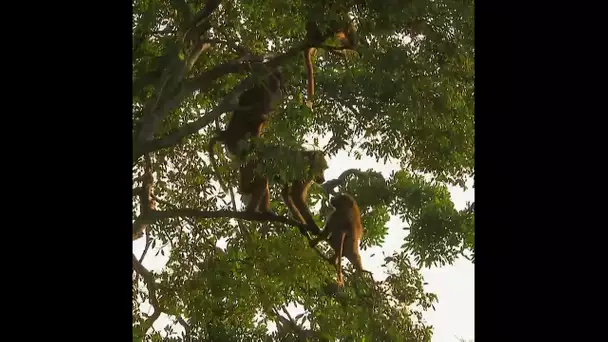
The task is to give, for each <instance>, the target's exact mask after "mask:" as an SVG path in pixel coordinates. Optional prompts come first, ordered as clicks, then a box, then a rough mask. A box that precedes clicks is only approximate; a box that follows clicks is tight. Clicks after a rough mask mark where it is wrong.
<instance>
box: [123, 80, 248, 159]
mask: <svg viewBox="0 0 608 342" xmlns="http://www.w3.org/2000/svg"><path fill="white" fill-rule="evenodd" d="M212 71H213V70H212ZM210 72H211V71H210ZM254 83H255V77H253V76H250V77H248V78H246V79H245V80H243V81H242V82H241V83H240V84H239V85H238V86H236V87H234V88H233V89H232V91H230V93H228V95H226V96H225V97H224V99H223V100H222V102H221V103H220V104H219V105H218V106H217V107H215V108H214V109H213V110H212V111H211V112H209V113H207V114H205V115H203V116H202V117H201V118H200V119H198V120H196V121H194V122H191V123H189V124H186V125H184V126H182V127H180V128H178V129H176V130H174V131H173V132H172V133H169V134H168V135H166V136H165V137H163V138H160V139H155V140H152V141H149V142H144V143H142V144H140V146H139V148H135V151H134V153H133V161H136V160H137V159H138V158H139V157H140V156H141V155H142V154H145V153H149V152H151V151H156V150H160V149H162V148H166V147H170V146H173V145H175V144H177V143H178V142H180V141H181V140H182V139H183V138H185V137H186V136H188V135H190V134H194V133H196V132H198V131H199V130H200V129H201V128H203V127H205V126H206V125H208V124H210V123H211V122H213V120H215V119H217V118H219V117H220V115H222V114H224V113H226V112H229V111H231V110H234V108H236V107H237V105H238V98H239V96H240V95H241V94H242V93H243V92H245V91H246V90H247V89H249V88H251V87H252V86H253V84H254Z"/></svg>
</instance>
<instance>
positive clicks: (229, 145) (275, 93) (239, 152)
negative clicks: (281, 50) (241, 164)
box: [208, 70, 283, 190]
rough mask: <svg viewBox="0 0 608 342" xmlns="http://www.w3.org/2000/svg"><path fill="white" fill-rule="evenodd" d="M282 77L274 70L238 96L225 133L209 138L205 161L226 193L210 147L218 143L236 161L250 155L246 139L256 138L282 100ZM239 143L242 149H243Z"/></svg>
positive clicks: (279, 72)
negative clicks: (223, 146)
mask: <svg viewBox="0 0 608 342" xmlns="http://www.w3.org/2000/svg"><path fill="white" fill-rule="evenodd" d="M282 84H283V76H282V73H281V71H280V70H275V71H274V72H273V73H272V74H270V75H269V76H268V79H267V80H266V82H265V83H263V84H258V85H255V86H254V87H253V88H251V89H248V90H247V91H245V92H244V93H243V94H242V95H241V96H240V97H239V103H238V106H239V108H237V109H236V110H235V111H234V112H233V114H232V117H231V118H230V121H229V122H228V125H227V127H226V130H225V131H220V132H219V133H218V134H217V135H216V136H215V137H213V138H211V140H210V141H209V145H208V152H209V158H210V159H211V164H212V165H213V168H214V170H215V174H216V176H217V177H218V181H219V183H220V185H221V186H222V188H223V189H224V190H226V186H225V185H224V183H223V181H222V178H221V176H220V174H219V172H218V168H217V163H216V161H215V153H214V151H213V146H214V145H215V143H216V142H222V143H224V144H225V145H226V149H227V150H228V152H229V153H230V154H232V155H233V156H235V157H236V158H237V159H238V160H243V159H245V157H246V156H247V155H248V154H249V153H250V151H251V147H250V146H249V144H248V142H249V138H252V137H259V136H261V134H262V129H263V128H264V125H266V122H267V121H268V118H269V116H270V113H271V112H272V110H273V109H274V106H275V105H276V103H277V102H278V101H279V100H280V99H281V98H282V96H283V91H282ZM243 144H244V145H245V147H243Z"/></svg>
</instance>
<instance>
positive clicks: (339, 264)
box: [336, 232, 346, 287]
mask: <svg viewBox="0 0 608 342" xmlns="http://www.w3.org/2000/svg"><path fill="white" fill-rule="evenodd" d="M345 239H346V233H345V232H341V237H340V248H339V250H338V251H336V256H337V258H338V259H337V260H336V269H337V270H338V286H339V287H342V285H343V284H344V282H343V281H342V252H343V250H344V240H345Z"/></svg>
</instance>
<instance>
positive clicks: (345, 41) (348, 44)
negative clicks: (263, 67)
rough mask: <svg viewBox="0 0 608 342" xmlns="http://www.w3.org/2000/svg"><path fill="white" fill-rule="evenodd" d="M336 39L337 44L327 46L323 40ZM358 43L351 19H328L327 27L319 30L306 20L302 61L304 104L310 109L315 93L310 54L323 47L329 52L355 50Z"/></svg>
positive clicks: (313, 23) (314, 23)
mask: <svg viewBox="0 0 608 342" xmlns="http://www.w3.org/2000/svg"><path fill="white" fill-rule="evenodd" d="M332 37H333V38H335V39H337V40H338V43H339V46H337V47H335V46H329V45H326V44H325V42H326V41H327V40H328V39H330V38H332ZM357 45H358V36H357V30H356V28H355V26H354V25H353V23H352V21H350V20H348V21H338V20H332V21H330V23H329V25H328V27H327V29H325V30H323V31H322V30H321V29H320V28H319V25H318V24H317V23H316V22H314V21H312V20H308V21H307V22H306V47H305V49H304V52H303V53H304V61H305V63H306V73H307V77H308V95H307V100H306V106H308V107H309V108H311V109H312V98H313V96H314V93H315V78H314V69H313V64H312V56H313V55H314V53H315V52H316V50H317V48H324V49H326V50H328V51H330V52H334V53H335V52H337V51H344V50H351V51H355V52H357V53H359V52H358V51H356V48H357Z"/></svg>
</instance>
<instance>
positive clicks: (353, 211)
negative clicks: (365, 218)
mask: <svg viewBox="0 0 608 342" xmlns="http://www.w3.org/2000/svg"><path fill="white" fill-rule="evenodd" d="M331 205H332V206H333V207H334V208H335V210H334V212H332V213H331V215H330V216H329V218H328V219H327V222H326V223H325V229H324V230H323V232H322V233H321V235H319V236H318V237H317V238H316V239H313V240H312V241H311V242H310V246H311V247H314V246H316V245H317V244H318V243H319V242H320V241H321V240H325V239H327V241H328V242H329V245H330V246H331V248H332V249H333V250H334V256H333V258H332V259H333V263H334V265H336V269H337V272H338V286H342V284H343V281H342V257H343V256H345V257H346V258H347V259H348V260H349V261H350V262H351V263H352V264H353V266H354V267H355V269H357V270H358V271H363V272H367V271H365V270H363V265H362V264H361V256H360V255H359V241H360V240H361V237H362V235H363V226H362V225H361V213H360V211H359V206H358V205H357V202H356V201H355V200H354V198H352V197H351V196H349V195H347V194H340V195H338V196H336V197H334V198H333V199H332V200H331Z"/></svg>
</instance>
